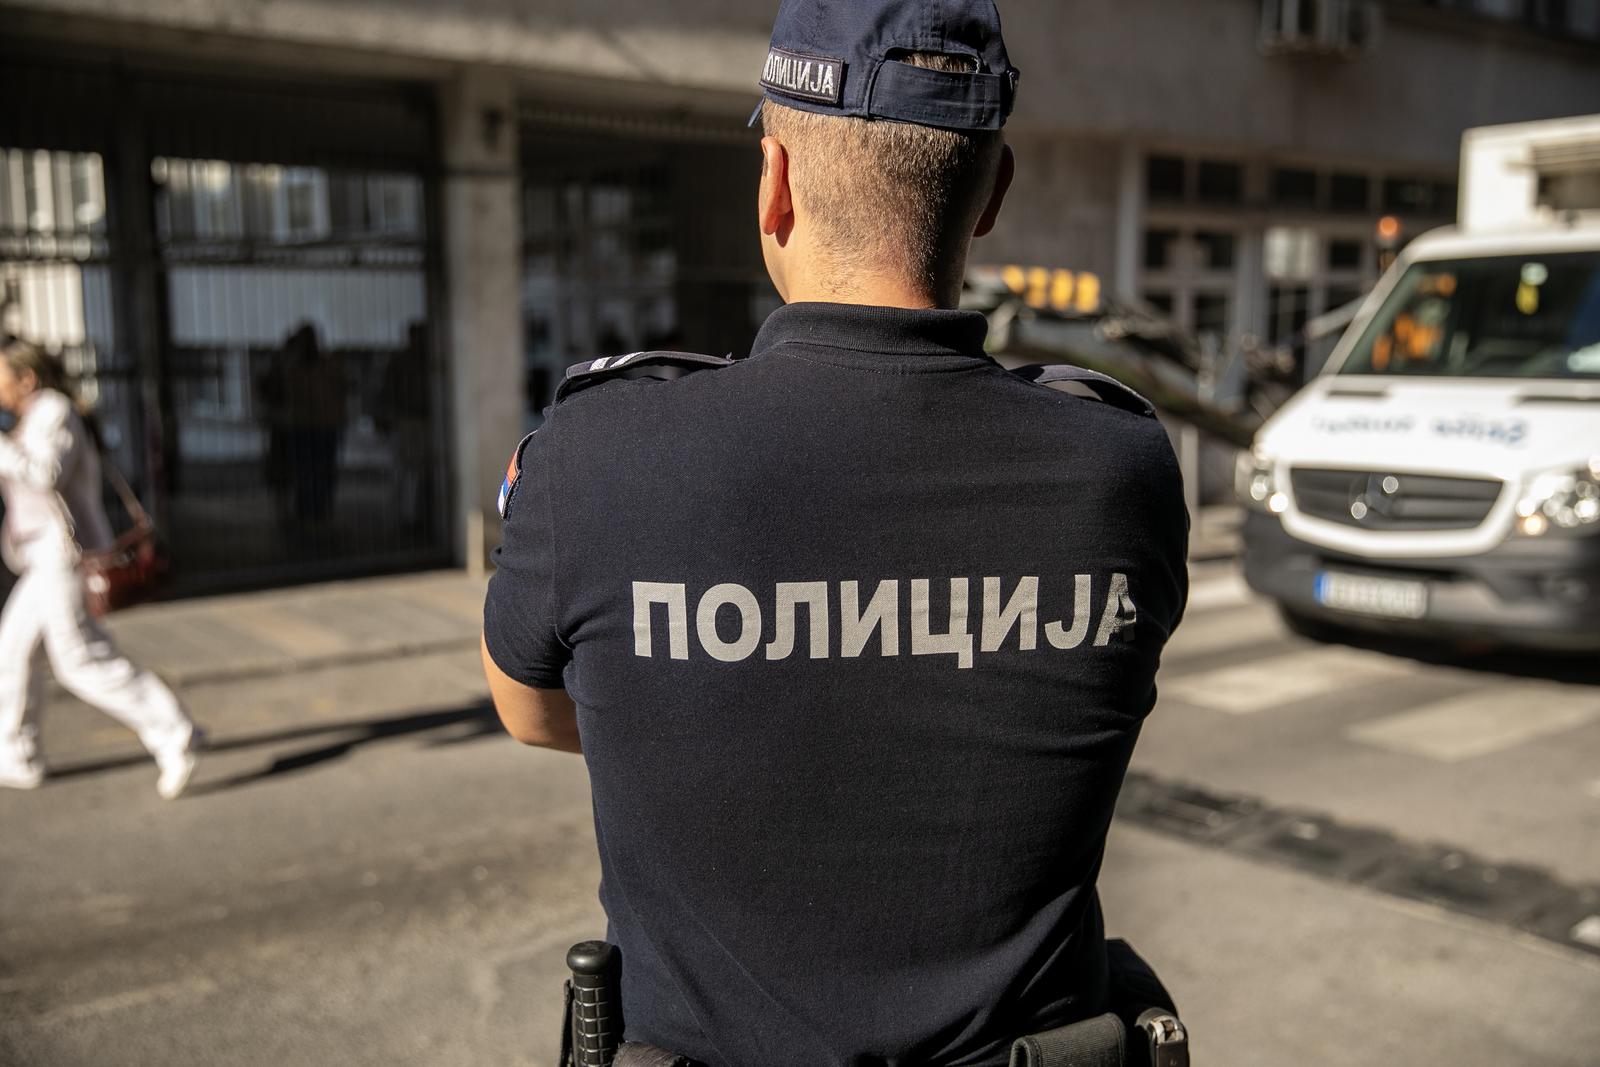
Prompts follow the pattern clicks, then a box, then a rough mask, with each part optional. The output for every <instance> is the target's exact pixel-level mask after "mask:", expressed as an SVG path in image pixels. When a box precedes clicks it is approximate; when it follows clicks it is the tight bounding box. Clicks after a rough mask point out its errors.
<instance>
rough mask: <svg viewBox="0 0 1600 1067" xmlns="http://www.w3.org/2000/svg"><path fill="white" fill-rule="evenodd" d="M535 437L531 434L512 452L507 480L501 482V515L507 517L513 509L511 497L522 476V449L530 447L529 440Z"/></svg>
mask: <svg viewBox="0 0 1600 1067" xmlns="http://www.w3.org/2000/svg"><path fill="white" fill-rule="evenodd" d="M532 439H533V435H532V434H529V435H528V436H527V437H524V438H523V439H522V443H521V444H519V445H517V450H516V451H515V452H513V453H511V462H510V463H509V464H507V465H506V480H505V481H503V482H501V483H500V502H499V508H500V517H501V518H502V519H503V518H505V517H506V513H507V512H508V511H510V510H511V498H512V497H513V496H515V495H516V493H517V480H518V479H519V478H521V477H522V450H523V449H525V448H527V447H528V442H529V441H531V440H532Z"/></svg>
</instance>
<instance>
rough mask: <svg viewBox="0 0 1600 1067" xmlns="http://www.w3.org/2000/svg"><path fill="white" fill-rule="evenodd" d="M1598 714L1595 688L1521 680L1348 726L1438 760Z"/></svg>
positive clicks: (1354, 736)
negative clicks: (1516, 682)
mask: <svg viewBox="0 0 1600 1067" xmlns="http://www.w3.org/2000/svg"><path fill="white" fill-rule="evenodd" d="M1597 719H1600V693H1596V692H1595V691H1594V690H1593V689H1590V688H1588V687H1585V686H1564V685H1558V684H1555V683H1553V682H1527V683H1519V684H1511V685H1502V686H1496V687H1493V688H1490V689H1487V690H1482V691H1479V692H1476V693H1467V694H1464V695H1462V696H1458V697H1453V698H1451V699H1449V700H1444V701H1440V702H1438V703H1436V704H1428V705H1425V706H1423V707H1420V708H1413V709H1412V710H1410V711H1406V712H1402V713H1400V714H1398V715H1390V716H1386V717H1384V718H1381V719H1374V720H1372V721H1369V722H1364V723H1361V724H1360V725H1358V726H1353V727H1351V728H1350V729H1349V730H1348V731H1346V736H1347V737H1349V738H1350V739H1351V740H1354V741H1360V742H1362V743H1364V744H1369V745H1376V746H1378V747H1379V748H1387V749H1390V750H1392V751H1395V752H1405V753H1409V754H1411V755H1416V756H1425V757H1427V758H1428V759H1434V760H1439V761H1441V762H1444V763H1455V762H1458V761H1460V760H1466V759H1473V758H1474V757H1477V756H1486V755H1488V754H1490V753H1492V752H1499V751H1501V750H1503V749H1507V748H1513V747H1515V746H1517V745H1520V744H1524V743H1526V742H1528V741H1532V740H1533V739H1535V738H1538V737H1547V736H1549V735H1551V734H1557V733H1562V732H1564V731H1567V730H1571V729H1574V728H1576V727H1579V726H1584V725H1586V724H1588V723H1591V722H1594V721H1595V720H1597Z"/></svg>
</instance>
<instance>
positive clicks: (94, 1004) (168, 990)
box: [34, 978, 217, 1026]
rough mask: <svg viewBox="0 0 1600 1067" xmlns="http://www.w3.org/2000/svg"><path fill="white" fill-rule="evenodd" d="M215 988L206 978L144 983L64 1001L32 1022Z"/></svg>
mask: <svg viewBox="0 0 1600 1067" xmlns="http://www.w3.org/2000/svg"><path fill="white" fill-rule="evenodd" d="M216 991H217V984H216V983H215V982H213V981H212V980H211V979H209V978H185V979H183V980H181V981H177V982H163V983H161V984H159V985H151V986H145V987H144V988H143V989H130V990H128V991H126V992H124V993H112V994H111V995H110V996H105V997H96V998H95V999H94V1000H85V1001H81V1002H79V1003H77V1004H65V1005H62V1006H61V1007H59V1008H55V1009H52V1010H51V1011H47V1012H44V1013H42V1014H40V1015H38V1016H35V1017H34V1022H35V1023H36V1024H38V1025H41V1026H60V1025H62V1024H63V1023H74V1022H78V1021H80V1020H83V1019H91V1018H94V1017H95V1016H97V1015H109V1014H111V1013H112V1012H118V1011H126V1010H128V1009H129V1008H138V1007H142V1006H144V1005H146V1004H149V1003H152V1002H154V1001H158V1000H177V999H178V998H180V997H185V998H187V997H195V998H198V997H206V996H210V995H211V994H212V993H215V992H216Z"/></svg>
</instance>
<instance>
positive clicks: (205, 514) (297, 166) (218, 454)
mask: <svg viewBox="0 0 1600 1067" xmlns="http://www.w3.org/2000/svg"><path fill="white" fill-rule="evenodd" d="M112 69H113V68H111V67H110V65H102V66H85V67H83V68H82V69H81V70H80V69H79V68H72V67H65V66H49V65H44V64H33V63H27V62H16V63H9V64H5V65H4V70H3V73H0V89H3V90H4V91H5V94H6V98H7V100H8V101H9V102H10V105H9V106H8V109H7V111H8V114H7V115H5V116H0V146H4V147H0V295H3V297H4V310H5V315H6V321H5V324H4V325H5V327H6V328H7V329H8V330H9V331H11V332H13V333H15V334H17V335H19V336H22V337H25V338H28V339H30V340H34V341H37V342H39V343H41V344H43V345H45V346H46V347H47V348H50V349H52V350H55V351H59V352H61V353H62V354H63V355H64V356H66V357H67V359H68V362H69V363H70V364H71V365H72V366H73V367H74V369H76V370H78V371H79V372H80V374H81V376H82V384H83V390H84V391H85V392H86V393H87V394H88V395H89V397H90V398H91V399H94V400H96V401H97V403H98V406H99V417H100V420H101V422H102V425H103V429H104V432H105V436H106V438H107V441H108V444H110V445H111V446H112V448H113V449H114V450H115V455H116V458H117V460H118V461H119V466H121V467H122V468H123V469H124V470H125V471H126V472H127V473H128V474H129V476H130V478H131V479H132V480H133V481H134V483H135V485H136V487H137V488H138V489H139V490H140V492H141V494H142V495H143V496H144V497H145V498H146V500H147V503H148V505H149V506H150V507H151V509H152V511H153V512H154V513H155V514H156V517H157V521H158V525H159V526H160V528H161V531H162V533H163V535H164V536H165V538H166V540H167V541H168V543H169V547H170V549H171V552H172V556H173V559H174V564H175V568H174V575H175V580H176V583H177V585H178V586H179V587H180V588H182V589H194V590H200V589H214V588H219V587H240V586H250V585H265V584H276V583H281V582H287V581H300V580H308V579H315V578H325V577H334V576H342V575H351V574H359V573H371V572H376V571H381V570H395V569H406V568H412V567H421V566H429V565H437V564H442V563H445V562H447V561H448V559H449V531H448V528H447V522H448V515H449V508H448V504H449V499H448V494H449V490H450V486H449V480H448V475H447V471H448V455H447V450H446V436H445V429H446V420H445V411H446V410H447V406H446V403H445V396H444V386H443V383H444V374H443V373H442V368H441V364H440V359H439V358H438V355H437V331H436V329H435V325H434V323H435V316H434V307H435V303H436V300H435V296H434V294H435V293H436V291H437V286H436V284H435V280H436V279H435V272H436V266H435V265H436V262H437V254H436V240H435V238H434V225H433V217H434V215H435V211H434V207H433V203H432V197H433V195H434V194H433V189H434V184H435V183H434V182H433V180H432V177H431V175H432V172H433V169H434V167H433V160H434V154H433V147H432V146H433V143H434V135H433V128H432V117H431V113H430V111H429V109H428V107H427V106H426V104H425V103H424V102H423V101H424V98H421V97H416V98H414V97H412V96H410V95H408V94H407V93H406V92H404V91H403V90H388V91H384V92H363V91H359V90H352V89H350V88H349V87H345V86H340V87H336V88H329V87H316V86H305V85H298V86H279V85H258V84H252V83H248V82H244V81H216V82H211V83H205V84H196V83H189V82H183V81H177V80H172V79H170V78H166V77H162V76H157V75H142V74H140V73H138V72H136V71H133V72H129V71H126V70H123V71H118V72H116V73H111V70H112Z"/></svg>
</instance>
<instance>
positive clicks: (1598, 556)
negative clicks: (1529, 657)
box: [1237, 116, 1600, 650]
mask: <svg viewBox="0 0 1600 1067" xmlns="http://www.w3.org/2000/svg"><path fill="white" fill-rule="evenodd" d="M1463 159H1464V164H1463V176H1462V177H1463V181H1462V203H1463V215H1462V225H1461V226H1459V227H1454V228H1450V229H1446V230H1440V231H1436V232H1434V233H1430V234H1427V235H1425V236H1423V237H1420V238H1418V239H1417V240H1416V241H1415V242H1413V243H1412V244H1411V245H1410V246H1409V247H1408V248H1407V249H1406V250H1405V251H1404V252H1403V253H1402V254H1401V256H1400V257H1399V259H1398V260H1397V262H1396V263H1395V265H1394V266H1393V268H1392V269H1391V270H1390V271H1389V272H1388V273H1387V275H1386V276H1385V277H1384V279H1383V281H1382V282H1381V283H1380V284H1379V286H1378V288H1377V289H1376V290H1375V291H1374V292H1373V293H1372V295H1371V296H1370V297H1369V299H1368V300H1367V302H1366V304H1365V305H1364V306H1363V308H1362V310H1361V312H1360V314H1359V315H1358V316H1357V317H1356V319H1355V320H1354V321H1353V322H1352V323H1351V325H1350V328H1349V330H1348V331H1347V333H1346V334H1345V336H1344V338H1343V340H1342V341H1341V342H1340V343H1339V346H1338V347H1337V348H1336V349H1335V350H1334V353H1333V355H1332V357H1331V358H1330V359H1329V361H1328V364H1327V367H1326V368H1325V369H1324V370H1323V372H1322V373H1321V374H1320V375H1319V376H1318V377H1317V378H1316V379H1315V380H1314V381H1313V382H1312V383H1311V384H1310V385H1308V386H1307V387H1306V388H1305V389H1304V390H1303V391H1302V392H1301V393H1300V394H1299V395H1297V396H1296V397H1295V398H1294V399H1293V400H1291V401H1290V402H1289V403H1288V404H1286V405H1285V406H1284V407H1283V409H1282V410H1280V411H1279V412H1277V413H1276V414H1275V415H1274V416H1273V417H1272V418H1271V419H1269V420H1268V421H1267V423H1266V424H1265V425H1264V426H1263V427H1262V428H1261V430H1260V432H1259V433H1258V435H1257V437H1256V440H1255V443H1254V446H1253V449H1252V450H1251V451H1249V452H1246V453H1244V454H1243V455H1242V456H1241V457H1240V462H1239V469H1238V477H1237V488H1238V491H1239V495H1240V499H1241V500H1242V501H1243V502H1244V504H1245V506H1246V507H1247V509H1248V515H1247V518H1246V523H1245V577H1246V580H1247V581H1248V582H1249V584H1250V585H1251V587H1252V588H1254V589H1256V590H1257V591H1258V592H1260V593H1263V594H1265V595H1266V596H1268V597H1271V598H1272V599H1274V600H1276V601H1277V602H1278V603H1279V605H1280V606H1281V607H1282V609H1283V611H1284V614H1285V616H1286V618H1287V619H1288V621H1289V622H1290V624H1291V625H1293V626H1295V627H1296V628H1299V629H1301V630H1303V631H1309V632H1314V631H1316V630H1317V629H1318V628H1319V627H1318V624H1319V623H1333V624H1336V625H1338V626H1341V627H1355V628H1365V629H1379V630H1403V631H1409V632H1414V633H1419V634H1426V635H1430V636H1439V637H1462V638H1488V639H1492V640H1496V641H1500V642H1505V643H1511V644H1517V645H1524V646H1530V647H1538V648H1548V649H1569V650H1576V649H1600V210H1592V209H1600V116H1597V117H1595V118H1590V119H1579V120H1563V121H1560V122H1553V123H1530V124H1525V125H1522V126H1517V127H1499V128H1490V129H1486V130H1475V131H1469V133H1468V135H1467V139H1466V145H1465V150H1464V153H1463ZM1541 161H1542V163H1541ZM1519 190H1520V195H1525V196H1527V198H1528V199H1527V200H1524V201H1523V202H1522V203H1523V205H1525V206H1523V207H1522V208H1521V210H1520V212H1518V211H1515V210H1513V211H1508V205H1510V207H1511V208H1513V209H1514V208H1516V207H1517V206H1518V205H1517V201H1516V197H1517V195H1519ZM1557 194H1559V196H1561V197H1565V198H1567V199H1566V201H1565V202H1563V201H1561V200H1556V201H1555V202H1552V198H1553V197H1555V196H1556V195H1557ZM1591 198H1593V199H1592V202H1591ZM1475 205H1477V206H1475Z"/></svg>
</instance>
